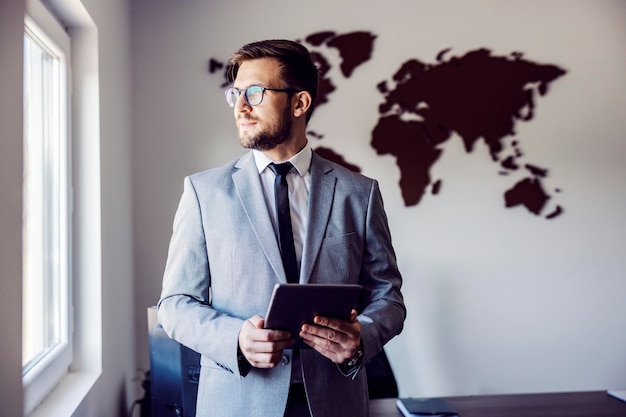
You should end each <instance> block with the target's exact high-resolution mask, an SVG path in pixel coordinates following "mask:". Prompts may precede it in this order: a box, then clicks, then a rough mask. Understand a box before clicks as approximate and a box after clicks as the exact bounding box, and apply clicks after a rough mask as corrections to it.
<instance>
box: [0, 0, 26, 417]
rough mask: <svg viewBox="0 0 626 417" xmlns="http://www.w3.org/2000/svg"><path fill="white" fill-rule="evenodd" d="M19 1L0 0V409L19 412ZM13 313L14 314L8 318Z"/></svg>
mask: <svg viewBox="0 0 626 417" xmlns="http://www.w3.org/2000/svg"><path fill="white" fill-rule="evenodd" d="M24 10H25V5H24V3H23V2H11V1H6V0H2V1H0V68H1V71H2V73H1V74H2V75H1V76H0V126H2V134H1V138H0V195H2V198H0V316H1V317H3V318H4V319H3V320H0V334H1V335H2V337H0V375H2V378H0V409H1V410H2V412H3V413H7V415H11V416H17V415H20V414H21V413H22V408H23V405H22V404H23V401H22V343H21V340H22V321H21V317H22V303H21V302H20V300H21V298H22V95H23V92H22V59H23V58H22V56H23V55H22V45H23V36H24ZM10 318H12V319H10Z"/></svg>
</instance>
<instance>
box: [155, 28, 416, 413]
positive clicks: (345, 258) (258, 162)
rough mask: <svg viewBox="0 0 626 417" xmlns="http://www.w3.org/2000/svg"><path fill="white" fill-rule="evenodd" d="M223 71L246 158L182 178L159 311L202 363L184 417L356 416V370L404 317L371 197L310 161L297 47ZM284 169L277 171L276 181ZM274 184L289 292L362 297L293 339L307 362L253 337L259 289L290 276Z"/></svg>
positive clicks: (266, 296)
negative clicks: (351, 288)
mask: <svg viewBox="0 0 626 417" xmlns="http://www.w3.org/2000/svg"><path fill="white" fill-rule="evenodd" d="M226 70H227V76H228V81H229V82H230V83H231V84H232V87H231V88H229V89H227V90H226V100H227V102H228V104H229V105H230V106H231V107H233V109H234V116H235V121H236V125H237V131H238V136H239V142H240V144H241V145H242V146H243V147H244V148H248V149H251V151H250V152H248V153H247V154H245V155H244V156H242V157H241V158H239V159H237V160H235V161H233V162H231V163H229V164H227V165H225V166H222V167H220V168H215V169H211V170H208V171H204V172H200V173H197V174H194V175H191V176H189V177H187V178H185V181H184V191H183V195H182V197H181V200H180V204H179V207H178V210H177V212H176V216H175V219H174V230H173V234H172V239H171V242H170V249H169V254H168V259H167V265H166V268H165V274H164V278H163V290H162V294H161V299H160V301H159V304H158V309H159V316H158V317H159V321H160V323H161V324H162V325H163V327H164V329H165V330H166V332H167V333H168V334H169V335H170V337H172V338H173V339H175V340H177V341H179V342H180V343H182V344H184V345H186V346H188V347H189V348H191V349H193V350H195V351H197V352H199V353H200V354H201V374H200V384H199V388H198V399H197V416H198V417H208V416H219V417H228V416H232V417H251V416H259V417H273V416H276V417H281V416H312V417H337V416H342V417H343V416H366V415H367V414H368V391H367V380H366V375H365V369H364V365H365V364H366V363H367V362H368V361H369V360H370V359H371V358H373V357H374V356H375V355H376V354H377V353H378V352H379V351H381V350H382V348H383V346H384V344H385V343H387V342H388V341H389V340H390V339H391V338H392V337H394V336H395V335H397V334H399V333H400V331H401V330H402V326H403V322H404V319H405V317H406V310H405V306H404V301H403V298H402V295H401V292H400V287H401V284H402V278H401V275H400V273H399V271H398V268H397V265H396V258H395V254H394V251H393V248H392V245H391V236H390V233H389V228H388V224H387V217H386V215H385V211H384V208H383V202H382V198H381V194H380V191H379V189H378V184H377V182H376V181H375V180H372V179H370V178H366V177H364V176H362V175H360V174H356V173H353V172H351V171H349V170H347V169H345V168H343V167H341V166H339V165H337V164H335V163H332V162H330V161H328V160H325V159H323V158H321V157H320V156H318V155H317V154H315V152H314V151H312V149H311V147H310V145H309V143H308V141H307V138H306V134H305V131H306V125H307V123H308V121H309V119H310V117H311V114H312V112H313V108H314V104H315V100H316V97H317V90H318V72H317V68H316V67H315V65H314V63H313V61H312V59H311V56H310V54H309V52H308V51H307V50H306V48H304V47H303V46H302V45H300V44H299V43H296V42H291V41H285V40H269V41H261V42H255V43H251V44H248V45H245V46H243V47H242V48H241V49H240V50H238V51H237V52H235V53H234V54H233V55H232V57H231V59H230V61H229V62H228V65H227V69H226ZM285 161H288V162H290V163H291V164H292V165H293V167H291V166H288V169H290V171H289V172H288V173H287V174H281V173H278V174H275V173H274V171H275V169H276V168H275V166H274V163H282V162H285ZM279 175H282V176H283V177H286V179H287V184H288V196H289V206H288V207H289V209H288V210H289V214H290V218H291V227H292V232H290V234H289V239H292V243H291V246H292V251H293V249H295V258H296V260H295V261H294V264H295V267H294V268H295V269H294V270H295V280H296V281H297V282H299V283H300V284H304V283H336V284H360V285H362V286H363V291H362V292H361V296H360V300H359V307H358V311H357V310H353V312H352V316H351V318H350V319H349V320H347V321H343V320H338V319H333V318H328V317H316V318H315V321H314V323H312V324H305V325H303V326H302V329H301V332H300V334H299V336H300V337H302V338H303V339H304V340H305V341H306V344H307V345H308V346H310V347H311V348H312V349H302V350H299V349H295V350H294V349H290V346H291V345H292V344H293V343H294V337H295V336H296V335H291V334H289V333H288V332H285V331H280V330H272V329H265V328H264V318H263V317H262V315H263V314H265V311H266V309H267V306H268V303H269V300H270V297H271V292H272V289H273V287H274V285H275V284H277V283H285V282H287V281H288V275H289V272H288V271H289V270H290V269H292V268H290V267H288V266H287V265H285V266H284V265H283V260H282V258H281V248H282V247H283V245H285V247H286V246H287V245H286V244H283V243H282V242H283V241H282V236H281V237H279V236H280V235H281V233H279V230H278V229H279V227H282V226H280V225H279V220H278V218H277V215H276V209H277V206H280V203H277V202H276V200H275V198H274V197H275V190H274V188H273V187H274V181H275V176H276V177H278V176H279ZM276 194H280V192H278V191H277V192H276ZM288 217H289V216H288ZM285 251H286V250H285V249H283V255H284V252H285ZM292 275H293V274H292Z"/></svg>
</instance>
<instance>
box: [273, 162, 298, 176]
mask: <svg viewBox="0 0 626 417" xmlns="http://www.w3.org/2000/svg"><path fill="white" fill-rule="evenodd" d="M269 167H270V169H271V170H272V171H274V174H276V175H277V176H281V177H284V176H286V175H287V174H288V173H289V171H291V168H293V165H291V162H283V163H282V164H275V163H273V162H272V163H271V164H270V165H269Z"/></svg>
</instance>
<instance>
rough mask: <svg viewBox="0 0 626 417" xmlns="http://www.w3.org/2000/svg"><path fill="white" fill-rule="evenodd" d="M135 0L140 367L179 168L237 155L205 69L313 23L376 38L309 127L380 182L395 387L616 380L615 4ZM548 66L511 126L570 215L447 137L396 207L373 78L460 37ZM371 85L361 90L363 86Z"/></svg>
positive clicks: (618, 103)
mask: <svg viewBox="0 0 626 417" xmlns="http://www.w3.org/2000/svg"><path fill="white" fill-rule="evenodd" d="M362 4H363V2H360V3H359V7H358V10H357V9H356V8H355V6H354V3H353V2H336V1H333V0H320V1H316V2H295V3H294V2H289V1H284V0H271V1H265V2H263V7H259V3H258V2H249V1H247V2H246V1H242V2H207V1H204V0H187V1H185V2H167V1H163V2H155V1H152V0H134V1H133V2H132V9H133V13H132V27H133V31H132V39H133V57H132V58H133V71H134V73H133V74H134V75H133V81H132V87H133V93H134V100H133V107H132V115H133V127H132V129H133V131H132V132H133V148H132V150H133V152H132V155H133V157H132V166H133V171H132V178H133V184H132V186H133V195H134V207H133V210H134V211H133V214H134V223H133V227H134V232H133V235H134V239H135V242H134V254H135V266H134V268H135V273H134V276H135V302H136V304H135V311H134V314H135V327H136V329H137V337H138V339H137V361H138V363H139V366H141V367H144V368H147V367H148V347H147V328H146V319H145V317H146V316H145V311H146V310H145V309H146V307H148V306H150V305H153V304H154V303H156V301H157V299H158V296H159V292H160V285H161V278H162V273H163V268H164V265H165V260H166V254H167V245H168V242H169V237H170V233H171V224H172V219H173V215H174V212H175V209H176V205H177V203H178V199H179V196H180V193H181V191H182V179H183V176H184V175H187V174H189V173H192V172H195V171H198V170H201V169H205V168H210V167H215V166H218V165H221V164H223V163H226V162H228V161H229V160H231V159H232V158H234V157H236V156H238V155H240V154H241V153H242V150H241V149H240V148H239V147H238V145H237V140H236V137H235V131H234V123H233V120H232V113H231V110H230V109H229V108H228V107H227V106H226V104H225V102H224V98H223V94H222V92H221V90H220V89H219V88H218V85H219V83H220V82H221V80H219V79H218V78H216V76H214V75H210V74H208V72H207V61H208V59H209V58H210V57H216V58H220V57H221V58H222V59H225V58H227V57H228V55H229V54H230V53H231V52H232V51H233V50H235V49H236V48H238V47H239V46H241V45H242V44H244V43H246V42H250V41H254V40H260V39H266V38H274V37H281V38H291V39H296V38H301V37H303V36H305V35H307V34H310V33H313V32H316V31H321V30H335V31H338V32H348V31H352V30H368V31H371V32H374V33H375V34H377V35H378V37H377V39H376V44H375V49H374V56H373V57H372V60H371V61H370V62H369V63H368V64H367V65H364V66H362V67H361V68H359V69H357V71H355V73H354V75H353V77H352V78H351V80H350V82H349V83H346V84H342V85H341V86H340V89H339V90H338V91H337V92H336V93H335V94H334V95H333V97H332V104H330V105H326V106H323V107H320V108H319V111H318V112H317V114H316V115H315V116H314V117H313V119H312V121H311V125H310V127H311V129H313V130H321V131H323V132H324V133H325V134H326V135H325V137H324V139H323V141H322V142H320V143H319V144H320V145H324V146H328V147H331V148H333V149H335V150H337V151H339V152H341V153H343V154H344V155H345V156H346V157H347V158H348V159H349V160H350V161H351V162H353V163H356V164H357V165H359V166H361V167H363V168H364V173H365V174H366V175H369V176H372V177H375V178H377V179H378V180H379V181H380V183H381V188H382V191H383V195H384V198H385V202H386V207H387V210H388V214H389V217H390V225H391V229H392V235H393V238H394V243H395V247H396V250H397V253H398V257H399V263H400V267H401V270H402V272H403V274H404V278H405V285H404V295H405V297H406V301H407V308H408V318H407V321H406V325H405V329H404V332H403V333H402V334H401V335H400V336H399V337H397V338H395V339H394V340H393V341H392V342H391V343H390V344H389V345H388V348H387V349H388V352H389V354H390V357H391V362H392V365H393V367H394V369H395V372H396V376H397V378H398V381H399V385H400V391H401V394H402V395H455V394H480V393H502V392H537V391H562V390H594V389H606V388H611V387H620V386H621V387H626V354H624V352H626V331H624V322H623V319H624V317H626V303H624V294H626V256H624V254H625V253H626V251H625V249H626V220H625V219H624V212H625V211H626V210H625V209H626V193H625V192H624V191H625V190H624V185H623V180H624V179H625V178H626V164H624V163H623V161H622V159H623V155H624V153H625V151H626V142H624V137H626V123H625V121H624V119H625V118H624V116H626V115H625V114H624V109H625V108H626V95H624V87H625V81H626V80H625V74H626V72H625V71H624V70H625V69H626V65H625V64H626V62H625V58H626V56H625V55H624V40H625V39H626V26H624V24H623V22H624V21H626V19H625V18H626V4H625V3H624V2H623V1H619V0H614V1H609V0H603V1H596V2H589V1H580V0H578V1H571V0H554V1H550V2H544V1H523V2H522V1H518V2H511V1H509V2H500V1H495V0H482V1H474V2H464V1H445V2H441V1H434V0H433V1H408V0H407V1H402V0H391V1H386V2H380V1H370V2H367V6H362ZM479 47H487V48H489V49H491V50H492V51H493V53H494V54H496V55H508V54H509V53H511V52H513V51H522V52H524V54H525V58H526V59H528V60H530V61H534V62H539V63H549V64H554V65H557V66H559V67H561V68H564V69H566V70H567V74H566V75H565V76H563V77H562V78H561V79H559V80H557V81H555V82H553V83H552V85H551V88H550V92H549V94H548V95H547V96H545V97H541V98H539V99H538V100H537V102H536V105H537V106H536V112H535V118H534V119H533V120H532V121H530V122H529V123H521V122H519V123H518V124H517V125H516V130H517V138H519V139H520V141H521V143H522V145H521V146H522V149H523V151H524V153H525V155H526V156H527V161H528V162H534V163H536V164H537V165H540V166H544V167H548V168H549V169H550V174H549V177H548V178H547V182H548V184H549V185H550V187H557V186H558V187H560V188H561V189H562V190H563V192H562V193H561V194H559V197H558V198H559V203H560V204H562V205H563V206H564V207H565V210H566V211H565V213H564V214H563V215H562V216H560V217H558V218H556V219H554V220H545V219H543V218H541V217H536V216H533V215H531V214H529V213H528V212H527V211H525V209H523V208H516V209H508V210H507V209H505V208H504V207H503V203H502V193H503V192H504V190H505V189H506V188H508V187H510V186H511V182H510V178H508V179H507V178H506V177H502V176H499V175H497V171H498V167H497V166H496V165H495V164H492V163H491V162H490V161H489V156H488V154H487V152H486V151H485V149H484V147H481V146H478V147H477V149H476V150H475V151H474V152H473V153H472V154H469V155H468V154H466V153H465V152H464V151H463V149H462V147H461V144H460V140H459V139H458V138H457V139H456V140H450V141H449V142H448V143H447V144H446V145H445V153H444V156H443V157H442V159H441V160H440V161H439V163H438V164H437V165H436V167H435V168H434V170H433V176H434V177H441V178H443V179H444V188H443V189H442V192H441V193H440V195H437V196H432V195H427V196H425V197H424V199H423V201H422V202H421V203H420V204H419V205H418V206H415V207H405V206H404V204H403V202H402V199H401V195H400V191H399V188H398V186H397V182H398V178H399V177H398V175H399V172H398V169H397V167H396V166H395V161H394V159H393V158H391V157H389V156H386V157H378V156H376V154H375V151H374V150H373V149H372V148H370V147H369V145H368V143H369V141H370V134H371V130H372V129H373V127H374V125H375V123H376V117H377V116H376V109H377V106H378V104H379V103H380V102H381V100H382V98H381V96H380V95H378V94H377V93H376V91H375V90H374V89H373V87H374V86H375V85H376V83H378V82H379V81H381V80H385V79H388V78H390V77H391V75H392V74H393V73H394V72H395V70H396V69H397V68H398V67H399V66H400V65H401V64H402V63H403V62H404V61H405V60H407V59H408V58H411V57H414V58H418V59H420V60H422V61H424V62H434V60H435V56H436V54H437V53H438V52H439V51H441V50H443V49H445V48H452V53H453V54H456V55H462V54H463V53H465V52H467V51H469V50H473V49H477V48H479ZM365 90H367V91H371V93H364V92H363V91H365Z"/></svg>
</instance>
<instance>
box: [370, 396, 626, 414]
mask: <svg viewBox="0 0 626 417" xmlns="http://www.w3.org/2000/svg"><path fill="white" fill-rule="evenodd" d="M444 398H445V399H446V401H448V403H449V404H450V405H452V407H454V408H455V409H456V411H457V412H458V413H459V416H460V417H557V416H558V417H626V402H623V401H621V400H618V399H617V398H613V397H611V396H610V395H608V394H607V393H606V391H593V392H569V393H555V394H553V393H550V394H515V395H477V396H467V397H444ZM370 417H402V413H401V412H400V411H399V410H398V409H397V407H396V400H395V399H381V400H372V401H370Z"/></svg>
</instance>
